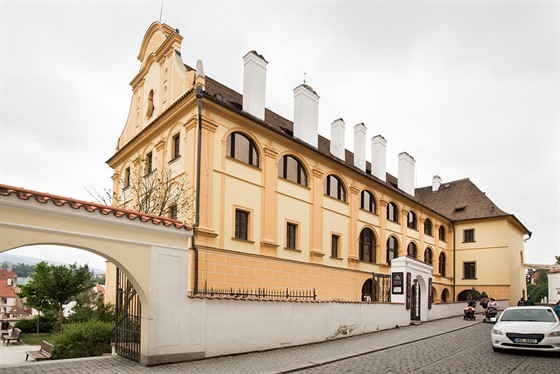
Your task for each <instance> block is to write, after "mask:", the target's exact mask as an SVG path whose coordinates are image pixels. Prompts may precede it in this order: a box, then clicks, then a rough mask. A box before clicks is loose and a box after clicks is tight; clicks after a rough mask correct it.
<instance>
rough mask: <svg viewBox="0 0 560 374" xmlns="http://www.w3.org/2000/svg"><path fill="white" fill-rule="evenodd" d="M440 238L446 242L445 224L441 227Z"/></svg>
mask: <svg viewBox="0 0 560 374" xmlns="http://www.w3.org/2000/svg"><path fill="white" fill-rule="evenodd" d="M439 240H441V241H442V242H445V241H446V240H445V226H443V225H442V226H440V227H439Z"/></svg>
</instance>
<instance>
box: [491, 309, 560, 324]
mask: <svg viewBox="0 0 560 374" xmlns="http://www.w3.org/2000/svg"><path fill="white" fill-rule="evenodd" d="M500 321H524V322H556V318H555V317H554V313H553V311H552V310H551V309H508V310H506V311H504V313H503V315H502V318H501V319H500Z"/></svg>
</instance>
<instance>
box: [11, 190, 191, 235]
mask: <svg viewBox="0 0 560 374" xmlns="http://www.w3.org/2000/svg"><path fill="white" fill-rule="evenodd" d="M10 195H15V196H17V197H19V198H20V199H21V200H30V199H31V198H33V199H35V201H37V202H39V203H43V204H47V203H48V202H49V201H50V202H52V203H53V204H54V205H56V206H60V207H62V206H64V205H68V206H69V207H71V208H73V209H83V210H85V211H87V212H90V213H95V212H96V211H99V213H101V214H103V215H109V214H113V215H114V216H115V217H117V218H121V217H123V216H125V217H126V218H128V219H130V220H136V219H138V220H140V221H141V222H148V221H150V222H152V223H153V224H154V225H160V224H163V225H164V226H167V227H171V226H173V227H175V228H177V229H183V230H192V226H190V225H186V224H184V223H183V222H181V221H176V220H173V219H171V218H168V217H159V216H154V215H151V214H147V213H140V212H135V211H132V210H127V209H121V208H116V207H113V206H107V205H101V204H96V203H91V202H87V201H82V200H76V199H73V198H70V197H62V196H57V195H51V194H48V193H44V192H37V191H31V190H26V189H24V188H19V187H13V186H7V185H4V184H0V196H10Z"/></svg>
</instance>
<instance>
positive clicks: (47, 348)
mask: <svg viewBox="0 0 560 374" xmlns="http://www.w3.org/2000/svg"><path fill="white" fill-rule="evenodd" d="M53 350H54V345H52V344H51V343H49V342H47V341H45V340H43V342H42V343H41V349H39V350H38V351H27V352H25V354H26V356H25V361H27V359H28V358H29V357H30V356H31V358H34V359H35V361H40V360H49V359H50V358H51V356H52V353H53Z"/></svg>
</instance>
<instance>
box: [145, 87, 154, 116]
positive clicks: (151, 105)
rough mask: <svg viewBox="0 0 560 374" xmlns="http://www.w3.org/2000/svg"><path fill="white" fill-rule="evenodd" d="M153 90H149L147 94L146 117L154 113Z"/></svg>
mask: <svg viewBox="0 0 560 374" xmlns="http://www.w3.org/2000/svg"><path fill="white" fill-rule="evenodd" d="M154 110H155V106H154V90H150V93H149V94H148V110H147V111H146V118H150V117H151V116H152V114H154Z"/></svg>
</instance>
